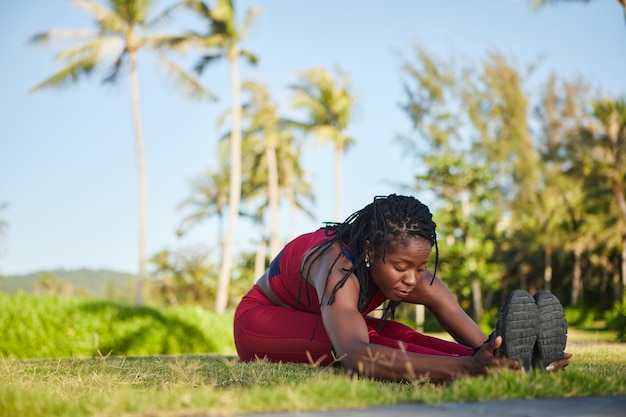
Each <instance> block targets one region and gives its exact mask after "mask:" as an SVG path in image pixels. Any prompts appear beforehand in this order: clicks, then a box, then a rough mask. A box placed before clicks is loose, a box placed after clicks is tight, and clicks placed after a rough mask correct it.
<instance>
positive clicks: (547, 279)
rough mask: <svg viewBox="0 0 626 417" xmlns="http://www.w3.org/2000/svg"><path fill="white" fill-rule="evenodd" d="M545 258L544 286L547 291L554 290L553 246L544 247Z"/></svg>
mask: <svg viewBox="0 0 626 417" xmlns="http://www.w3.org/2000/svg"><path fill="white" fill-rule="evenodd" d="M544 260H545V265H544V267H543V268H544V269H543V287H544V290H546V291H552V248H550V247H547V246H546V247H545V248H544Z"/></svg>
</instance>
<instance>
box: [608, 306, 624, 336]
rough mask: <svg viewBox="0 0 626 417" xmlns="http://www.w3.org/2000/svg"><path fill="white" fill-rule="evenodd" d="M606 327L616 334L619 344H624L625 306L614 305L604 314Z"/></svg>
mask: <svg viewBox="0 0 626 417" xmlns="http://www.w3.org/2000/svg"><path fill="white" fill-rule="evenodd" d="M606 321H607V327H608V328H609V329H611V330H615V331H616V332H617V338H618V340H619V341H620V342H626V304H625V303H616V304H615V305H614V306H613V309H612V310H611V311H609V312H608V313H607V314H606Z"/></svg>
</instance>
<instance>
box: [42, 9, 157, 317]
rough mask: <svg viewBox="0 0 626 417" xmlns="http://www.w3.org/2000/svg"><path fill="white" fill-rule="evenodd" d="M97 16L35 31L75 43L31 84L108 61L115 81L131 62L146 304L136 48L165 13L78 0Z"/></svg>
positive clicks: (149, 39) (108, 78)
mask: <svg viewBox="0 0 626 417" xmlns="http://www.w3.org/2000/svg"><path fill="white" fill-rule="evenodd" d="M73 4H74V6H76V7H78V8H79V9H81V10H82V11H83V12H85V13H86V14H87V15H89V16H90V17H91V18H93V19H94V21H95V27H96V28H95V29H93V30H90V29H85V30H81V29H53V30H50V31H47V32H42V33H38V34H36V35H34V36H33V37H32V42H33V43H36V44H46V43H48V42H49V41H50V40H52V39H61V40H62V39H68V40H71V41H74V42H75V43H76V44H75V45H73V46H70V47H67V48H66V49H63V50H61V51H60V52H59V53H58V54H57V56H56V58H57V60H59V61H61V65H62V67H61V69H60V70H59V71H57V72H56V73H54V74H53V75H51V76H50V77H48V78H46V79H45V80H43V81H42V82H40V83H39V84H37V85H36V86H34V87H33V88H32V89H31V92H34V91H39V90H41V89H44V88H60V87H64V86H65V85H67V84H69V83H75V82H77V81H78V80H79V79H80V78H82V77H84V76H88V75H90V74H91V73H92V72H93V71H94V70H96V69H98V68H101V67H108V70H107V71H106V73H105V75H104V78H103V80H102V82H103V83H115V82H117V81H118V79H119V75H120V73H121V72H122V68H123V67H127V69H128V75H129V87H130V96H131V105H132V118H133V125H134V136H135V147H136V152H137V176H138V196H139V239H138V240H139V247H138V270H137V292H136V303H137V305H141V304H143V281H144V275H145V263H146V262H145V241H146V179H145V166H144V165H145V164H144V150H143V143H144V139H143V129H142V125H141V116H140V113H141V112H140V104H139V82H138V75H137V53H138V52H139V50H141V49H142V48H145V47H147V46H152V45H154V42H156V40H157V39H158V38H159V36H157V35H148V34H147V31H148V30H149V29H151V28H152V27H154V25H155V24H156V23H158V22H159V21H160V20H161V19H162V18H163V17H164V15H163V14H161V15H159V16H158V17H157V18H155V19H152V20H148V15H149V14H150V12H151V9H152V1H150V0H117V1H116V0H110V1H109V4H108V5H103V4H100V3H98V2H96V1H93V0H74V3H73Z"/></svg>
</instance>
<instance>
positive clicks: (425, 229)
mask: <svg viewBox="0 0 626 417" xmlns="http://www.w3.org/2000/svg"><path fill="white" fill-rule="evenodd" d="M325 229H326V230H327V233H328V235H332V236H333V238H332V239H331V240H330V241H329V242H326V243H324V244H322V245H320V247H319V248H318V250H317V251H315V252H314V255H312V256H314V257H313V259H312V260H311V262H307V263H306V264H307V265H308V268H307V270H306V271H305V270H303V271H302V274H301V275H302V277H306V276H307V275H308V272H309V270H308V269H310V266H311V264H312V263H313V262H314V261H315V259H317V258H319V257H320V256H322V255H323V254H324V252H326V251H327V250H328V249H329V248H330V247H331V246H332V244H333V243H335V242H339V243H340V244H342V245H344V246H347V248H348V249H349V251H350V252H351V253H352V255H353V258H354V259H353V263H352V267H351V268H349V269H345V270H344V271H345V275H344V276H343V278H342V279H341V280H340V281H339V282H338V283H337V284H336V285H335V287H334V288H333V289H332V291H331V294H330V296H329V297H328V301H327V302H326V304H328V305H330V304H332V303H333V302H334V300H335V295H336V293H337V291H338V290H339V289H340V288H341V287H343V285H344V284H345V283H346V281H347V280H348V278H349V277H350V275H351V274H353V273H354V274H355V275H356V276H357V278H358V280H359V284H360V288H359V301H358V303H359V310H361V311H363V310H364V309H365V308H366V307H367V306H366V305H365V302H366V294H367V290H368V285H369V281H370V279H369V269H368V268H367V266H366V265H365V257H366V253H368V252H370V253H371V252H376V253H380V255H381V257H382V260H383V262H384V261H385V255H386V252H387V248H388V246H389V245H390V244H397V243H402V242H403V241H406V240H407V239H410V238H415V237H418V236H419V237H422V238H424V239H426V240H428V241H429V242H430V244H431V245H434V246H435V268H434V271H433V281H434V279H435V274H436V272H437V264H438V262H439V247H438V245H437V236H436V233H435V229H436V224H435V223H434V222H433V220H432V214H431V213H430V210H429V209H428V207H427V206H426V205H424V204H423V203H421V202H420V201H419V200H417V199H416V198H414V197H411V196H402V195H396V194H391V195H389V196H377V197H374V200H373V201H372V202H371V203H370V204H368V205H367V206H365V207H364V208H362V209H361V210H359V211H357V212H355V213H353V214H352V215H350V216H349V217H348V218H347V219H346V220H345V221H344V222H343V223H326V226H325ZM341 256H342V253H339V254H338V255H337V258H336V259H335V260H334V262H333V266H334V264H335V263H336V262H337V261H338V260H339V258H340V257H341ZM330 270H332V267H331V268H329V271H328V275H327V277H326V279H328V278H329V277H330ZM433 281H431V283H430V284H431V285H432V284H433ZM324 300H325V294H322V296H321V297H320V301H321V302H322V303H324ZM399 304H400V302H399V301H396V302H394V301H389V302H388V303H387V306H386V307H385V308H384V313H383V320H384V319H387V318H391V319H393V316H394V313H395V309H396V307H397V306H398V305H399Z"/></svg>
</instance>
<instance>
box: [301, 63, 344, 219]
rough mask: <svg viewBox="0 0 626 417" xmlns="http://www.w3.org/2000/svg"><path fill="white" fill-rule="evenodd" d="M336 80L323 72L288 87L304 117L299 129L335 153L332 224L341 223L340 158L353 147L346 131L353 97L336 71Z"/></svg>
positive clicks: (305, 74) (305, 75) (308, 73)
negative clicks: (324, 142)
mask: <svg viewBox="0 0 626 417" xmlns="http://www.w3.org/2000/svg"><path fill="white" fill-rule="evenodd" d="M337 72H338V77H337V79H335V78H333V75H332V74H331V73H330V72H329V71H327V70H326V69H323V68H315V69H312V70H308V71H304V72H302V73H300V74H299V75H298V80H297V81H296V83H295V84H293V85H292V86H291V88H292V89H293V90H294V94H293V104H294V107H295V108H296V109H302V110H304V111H305V112H306V113H307V118H306V121H305V122H304V123H302V126H303V127H305V128H306V129H307V130H308V131H310V132H311V133H312V134H313V135H314V136H315V137H317V138H318V139H319V140H321V141H328V142H330V143H331V144H332V145H333V147H334V149H335V168H334V171H335V220H336V221H341V220H342V201H343V189H342V187H343V157H344V154H345V152H346V151H347V149H348V148H349V147H350V145H352V144H353V143H354V140H353V139H352V138H350V137H349V136H348V135H347V133H346V130H347V128H348V124H349V123H350V118H351V116H352V110H353V107H354V102H355V97H354V94H353V93H352V91H351V88H350V82H349V79H348V77H347V75H346V74H345V73H343V72H342V71H341V70H339V69H338V70H337Z"/></svg>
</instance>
